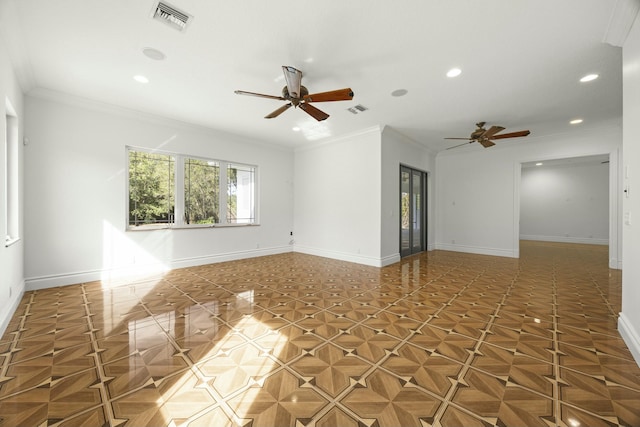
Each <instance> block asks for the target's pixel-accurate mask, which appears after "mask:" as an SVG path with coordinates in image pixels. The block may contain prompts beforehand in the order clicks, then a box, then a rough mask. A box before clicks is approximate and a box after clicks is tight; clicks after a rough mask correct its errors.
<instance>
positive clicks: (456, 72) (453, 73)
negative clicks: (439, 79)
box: [447, 68, 462, 77]
mask: <svg viewBox="0 0 640 427" xmlns="http://www.w3.org/2000/svg"><path fill="white" fill-rule="evenodd" d="M460 73H462V70H461V69H460V68H452V69H450V70H449V71H447V77H458V76H459V75H460Z"/></svg>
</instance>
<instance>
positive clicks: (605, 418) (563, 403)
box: [556, 398, 626, 427]
mask: <svg viewBox="0 0 640 427" xmlns="http://www.w3.org/2000/svg"><path fill="white" fill-rule="evenodd" d="M557 402H558V406H559V407H560V408H561V407H562V406H567V407H569V408H572V409H574V410H576V411H577V412H578V413H580V412H584V413H586V414H588V415H590V416H592V417H594V418H597V419H599V420H602V421H604V422H605V423H607V425H611V418H613V419H615V420H616V421H615V423H616V424H615V426H616V427H623V426H626V424H622V422H621V421H620V418H619V417H618V415H617V414H616V413H615V412H617V411H615V409H614V411H615V412H614V414H613V415H602V414H600V413H598V412H594V411H591V410H589V409H587V408H586V407H582V406H578V405H576V404H574V403H571V402H569V401H567V400H564V399H560V398H558V401H557ZM610 402H615V400H613V399H610ZM560 411H562V409H560ZM556 420H558V421H561V413H559V414H558V415H557V416H556ZM562 421H563V420H562ZM558 425H560V424H558ZM587 427H588V426H587Z"/></svg>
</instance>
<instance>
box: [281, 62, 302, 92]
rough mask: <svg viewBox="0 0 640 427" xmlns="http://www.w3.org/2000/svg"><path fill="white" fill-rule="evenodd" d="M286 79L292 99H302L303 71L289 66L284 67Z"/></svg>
mask: <svg viewBox="0 0 640 427" xmlns="http://www.w3.org/2000/svg"><path fill="white" fill-rule="evenodd" d="M282 71H283V72H284V79H285V80H286V81H287V89H288V90H289V96H290V97H291V98H302V96H301V93H300V86H301V81H302V71H300V70H298V69H296V68H293V67H291V66H289V65H283V66H282Z"/></svg>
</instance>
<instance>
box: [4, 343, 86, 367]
mask: <svg viewBox="0 0 640 427" xmlns="http://www.w3.org/2000/svg"><path fill="white" fill-rule="evenodd" d="M90 343H91V341H86V342H83V343H80V344H75V345H72V346H70V347H64V348H60V349H57V350H56V349H52V350H51V351H48V352H47V353H44V354H39V355H37V356H31V357H28V358H26V359H22V360H17V361H9V363H8V364H7V366H9V367H10V366H12V365H16V364H21V363H26V362H30V361H33V360H35V359H39V358H41V357H46V356H51V358H52V359H53V357H54V356H55V354H54V353H56V352H58V353H59V352H60V351H64V350H73V349H74V348H76V347H81V346H85V345H87V344H90ZM22 350H24V349H19V350H18V351H15V352H14V353H12V356H13V355H17V354H19V352H20V351H22Z"/></svg>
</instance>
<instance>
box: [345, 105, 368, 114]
mask: <svg viewBox="0 0 640 427" xmlns="http://www.w3.org/2000/svg"><path fill="white" fill-rule="evenodd" d="M367 110H368V108H367V107H365V106H364V105H362V104H358V105H356V106H354V107H349V108H347V111H349V112H351V113H353V114H358V113H362V112H363V111H367Z"/></svg>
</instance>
